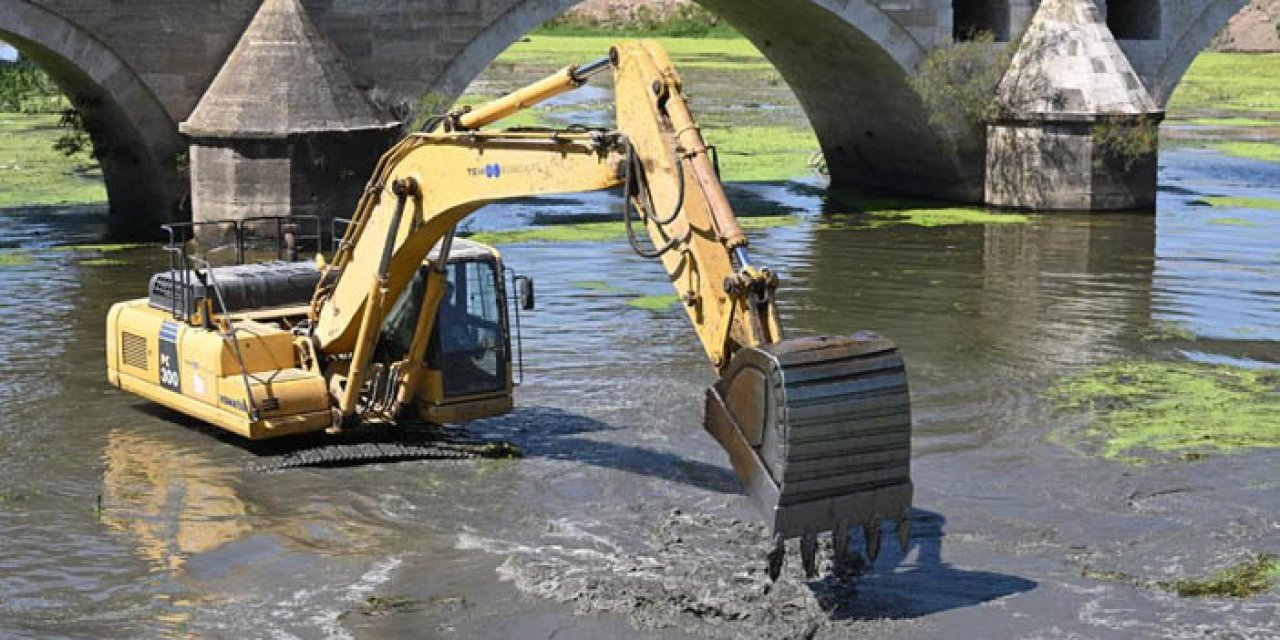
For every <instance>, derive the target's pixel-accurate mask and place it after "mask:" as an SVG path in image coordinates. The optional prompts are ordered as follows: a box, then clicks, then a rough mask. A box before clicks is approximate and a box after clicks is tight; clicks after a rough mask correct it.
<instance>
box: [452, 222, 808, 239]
mask: <svg viewBox="0 0 1280 640" xmlns="http://www.w3.org/2000/svg"><path fill="white" fill-rule="evenodd" d="M799 220H800V219H799V217H797V216H755V217H750V218H738V223H739V224H741V225H742V228H743V229H746V230H748V231H751V230H760V229H772V228H776V227H786V226H790V225H793V224H796V223H797V222H799ZM626 233H627V228H626V226H625V225H624V224H623V223H622V221H621V220H619V221H616V222H577V223H573V224H555V225H544V226H533V227H526V228H523V229H510V230H504V231H481V232H479V233H475V234H472V235H470V236H468V238H469V239H470V240H473V241H475V242H480V243H483V244H489V245H497V244H522V243H530V242H608V241H611V240H617V239H619V238H623V237H625V236H626Z"/></svg>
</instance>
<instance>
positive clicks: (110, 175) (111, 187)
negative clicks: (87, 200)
mask: <svg viewBox="0 0 1280 640" xmlns="http://www.w3.org/2000/svg"><path fill="white" fill-rule="evenodd" d="M0 39H3V40H5V41H6V42H8V43H9V44H10V45H12V46H13V47H14V48H15V49H17V50H18V52H19V53H21V54H22V56H23V57H24V58H25V59H27V60H30V61H31V62H33V63H34V64H36V65H37V66H39V67H40V68H41V69H42V70H44V71H45V73H48V74H49V76H50V77H51V78H52V79H53V81H54V82H55V83H57V85H58V86H59V87H60V88H61V89H62V91H63V92H64V93H65V94H66V95H67V96H68V98H69V99H70V100H71V102H72V104H73V105H74V106H75V107H76V108H77V109H79V110H80V112H81V114H82V115H83V117H84V121H85V126H86V129H87V130H88V132H89V135H90V138H91V139H92V142H93V146H94V151H95V154H96V155H97V156H98V160H99V162H100V163H101V165H102V174H103V178H104V181H105V183H106V188H107V197H108V199H109V202H110V207H111V224H110V226H111V229H112V232H113V233H115V234H119V235H140V234H141V235H148V234H150V235H153V234H155V233H156V232H157V231H158V230H157V229H156V228H155V224H156V223H157V222H159V221H168V220H170V219H172V217H173V216H174V215H175V200H176V199H177V195H176V194H180V193H183V192H184V189H183V188H182V186H181V178H180V176H179V172H178V169H177V158H178V157H179V154H181V153H183V152H184V151H185V150H186V143H185V142H184V141H183V139H182V137H181V135H179V133H178V126H177V123H176V122H174V121H173V119H172V118H171V117H170V116H169V114H168V113H167V112H166V111H165V109H164V107H163V106H162V105H161V103H160V101H159V100H158V99H156V97H155V95H154V94H153V93H152V92H151V90H150V89H149V88H148V87H147V85H146V84H145V83H144V82H143V81H142V79H141V78H139V77H138V76H137V74H135V73H134V72H133V70H132V69H130V68H129V66H128V65H127V64H125V62H124V61H123V60H121V59H120V58H119V57H118V56H117V55H116V54H115V53H114V52H113V51H112V50H111V49H110V48H109V47H108V46H107V45H105V44H104V43H103V42H101V41H100V40H98V39H97V38H95V37H94V36H93V35H91V34H90V33H88V32H87V31H86V30H84V29H82V28H80V27H79V26H78V25H76V24H75V23H74V22H72V21H70V20H68V19H66V18H63V17H62V16H60V15H57V14H55V13H53V12H51V11H49V10H48V9H44V8H42V7H39V6H36V5H34V4H31V3H29V2H26V1H24V0H0Z"/></svg>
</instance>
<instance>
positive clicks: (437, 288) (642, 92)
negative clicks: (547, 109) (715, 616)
mask: <svg viewBox="0 0 1280 640" xmlns="http://www.w3.org/2000/svg"><path fill="white" fill-rule="evenodd" d="M610 69H611V70H612V71H613V76H614V83H615V96H616V106H617V123H618V130H617V131H608V130H594V129H583V128H569V129H565V130H530V129H513V130H490V129H486V128H485V127H486V126H488V125H490V124H492V123H495V122H498V121H499V120H501V119H503V118H505V117H507V116H510V115H512V114H514V113H516V112H518V111H520V110H522V109H527V108H529V107H532V106H534V105H536V104H538V103H540V102H542V101H545V100H547V99H550V98H552V97H554V96H556V95H559V94H562V93H564V92H567V91H570V90H573V89H575V88H577V87H580V86H582V85H583V84H584V83H586V82H587V81H588V80H589V79H590V78H591V77H593V76H595V75H597V74H600V73H603V72H606V71H608V70H610ZM616 187H622V189H623V191H624V194H625V205H624V211H625V213H624V215H623V218H624V220H625V221H626V229H627V236H628V238H629V240H630V243H631V245H632V246H633V248H634V249H635V250H636V251H637V252H638V253H640V254H641V255H643V256H646V257H649V258H654V259H658V260H660V261H661V262H662V264H663V266H664V267H665V268H666V270H667V273H668V274H669V275H670V280H671V284H672V285H673V286H674V287H675V290H676V292H677V293H678V295H679V298H680V300H681V302H682V304H683V306H684V309H685V311H686V312H687V313H688V317H689V320H690V321H691V322H692V323H693V326H694V329H695V330H696V331H697V334H698V337H699V339H700V340H701V343H702V347H703V349H704V350H705V351H706V355H707V358H708V359H709V360H710V362H711V365H712V366H713V367H714V369H715V371H716V373H717V374H718V376H719V379H718V381H717V382H716V383H715V384H714V385H713V386H712V387H711V388H710V389H708V390H707V392H706V412H705V417H704V424H705V426H706V429H707V431H708V432H710V434H711V435H712V436H713V437H714V438H715V439H716V441H717V442H718V443H719V444H720V445H721V447H723V448H724V449H725V451H727V452H728V454H729V460H730V462H731V464H732V466H733V468H734V470H735V472H736V473H737V475H738V477H739V478H740V480H741V481H742V483H743V484H744V485H745V487H746V488H747V489H748V491H749V493H750V494H751V496H752V497H753V498H754V500H755V502H756V503H757V505H758V506H759V507H760V509H761V510H762V511H763V513H764V514H765V517H766V520H767V524H768V526H769V529H770V533H771V535H772V536H773V540H774V543H775V550H774V552H773V553H771V554H770V556H771V557H770V571H771V572H772V573H773V574H774V575H775V577H776V575H777V571H778V570H779V569H780V566H781V562H782V559H783V543H784V542H785V541H786V540H787V539H791V538H796V537H799V538H800V539H801V540H800V549H801V555H802V558H803V560H804V566H805V569H806V571H807V572H809V573H810V574H813V573H814V572H815V571H816V560H815V553H816V551H815V550H816V548H817V542H818V534H819V533H822V532H826V531H832V532H833V535H834V536H835V540H837V541H844V540H846V539H847V535H848V533H849V531H850V527H853V526H861V527H863V528H864V529H863V531H864V537H865V542H866V550H867V553H868V555H869V556H871V558H872V559H873V560H874V557H875V555H876V553H877V552H878V549H879V544H880V531H881V523H882V521H883V520H886V519H889V520H895V521H897V533H898V538H899V542H900V544H902V545H903V546H904V547H905V545H906V540H907V535H908V529H907V523H908V519H907V518H908V511H909V509H910V506H911V498H912V484H911V479H910V436H911V433H910V432H911V413H910V400H909V396H908V390H907V380H906V373H905V370H904V366H903V362H902V358H901V356H900V355H899V352H898V350H897V349H896V347H895V346H894V344H893V343H892V342H891V341H889V340H887V339H885V338H883V337H881V336H879V335H876V334H872V333H865V332H862V333H853V334H850V335H847V336H839V337H817V338H799V339H784V337H783V328H782V326H781V324H780V320H779V314H778V308H777V302H776V292H777V290H778V287H779V279H778V277H777V275H776V274H775V273H774V272H773V271H771V270H769V269H768V268H767V267H764V266H760V265H757V264H756V263H755V262H753V261H752V259H751V256H750V253H749V246H748V240H747V237H746V235H745V234H744V233H743V231H742V229H741V227H740V226H739V224H738V221H737V219H736V218H735V216H734V213H733V211H732V209H731V207H730V205H729V201H728V199H727V198H726V197H725V193H724V189H723V187H722V185H721V183H720V179H719V175H718V170H717V167H716V163H715V162H714V159H713V157H712V150H711V149H710V148H709V147H708V145H707V144H706V142H705V141H704V140H703V137H702V135H701V132H700V130H699V127H698V125H697V123H696V122H695V120H694V118H693V116H692V115H691V113H690V110H689V106H688V104H687V103H686V100H685V97H684V94H683V91H682V85H681V80H680V77H679V76H678V75H677V74H676V71H675V69H674V68H673V66H672V64H671V61H670V60H669V59H668V57H667V55H666V53H665V52H664V51H663V50H662V49H661V47H660V46H659V45H658V44H657V43H655V42H651V41H635V42H624V43H620V44H619V45H618V46H616V47H614V48H613V49H612V50H611V51H610V52H609V55H608V56H607V57H605V58H601V59H600V60H597V61H595V62H592V63H590V64H586V65H582V66H574V67H568V68H565V69H563V70H561V71H560V72H558V73H556V74H554V75H552V76H550V77H548V78H546V79H544V80H542V81H539V82H537V83H535V84H533V85H530V86H528V87H525V88H523V89H520V90H518V91H516V92H514V93H511V94H509V95H507V96H505V97H503V98H500V99H498V100H496V101H494V102H491V103H489V104H485V105H483V106H480V107H477V108H469V109H460V110H456V111H454V112H451V113H448V114H445V115H442V116H439V117H437V118H434V119H433V120H432V121H431V122H430V123H429V125H428V126H426V127H424V129H423V131H422V132H420V133H416V134H412V135H409V136H408V137H406V138H405V139H403V140H402V141H401V142H399V143H398V144H396V145H395V146H393V147H392V148H391V149H390V150H389V151H388V152H387V153H386V154H385V155H384V156H383V158H382V159H381V161H380V162H379V164H378V166H377V168H376V169H375V172H374V174H373V177H372V179H371V180H370V181H369V183H368V187H367V189H366V191H365V194H364V196H363V198H362V199H361V201H360V203H359V206H358V207H357V209H356V211H355V214H354V215H353V216H352V218H351V219H350V221H349V224H348V226H347V228H346V231H345V233H344V234H343V235H342V239H341V241H340V243H337V245H336V249H335V250H334V251H333V253H332V257H331V258H330V259H328V260H325V259H324V258H323V257H322V256H317V259H316V261H315V264H312V263H309V262H271V263H263V264H238V265H231V266H219V267H212V266H210V265H209V263H207V262H204V261H202V260H200V259H198V258H196V257H195V256H194V255H191V256H189V255H188V251H187V247H188V244H189V243H171V246H170V247H168V249H169V250H170V251H171V252H172V253H173V254H174V266H173V268H171V269H170V270H168V271H164V272H161V273H159V274H156V275H155V276H154V277H153V278H152V280H151V283H150V284H151V288H150V296H149V297H148V298H143V299H139V300H133V301H128V302H121V303H119V304H116V305H115V306H113V307H112V308H111V310H110V312H109V315H108V318H107V347H106V355H107V372H108V377H109V379H110V381H111V383H112V384H114V385H116V386H118V387H120V388H121V389H124V390H126V391H129V392H132V393H134V394H137V395H139V396H142V397H144V398H146V399H148V400H151V401H154V402H157V403H159V404H161V405H164V406H167V407H170V408H172V409H174V410H177V411H179V412H181V413H184V414H187V415H189V416H193V417H195V418H198V419H199V420H202V421H205V422H208V423H211V424H213V425H217V426H218V427H221V428H223V429H226V430H228V431H231V432H234V433H236V434H239V435H240V436H243V437H244V438H248V439H250V440H262V439H268V438H281V437H285V436H296V435H297V434H304V433H312V432H328V433H330V434H341V433H350V432H352V431H355V430H369V429H375V430H377V429H383V430H387V429H389V430H395V429H397V428H402V427H404V426H405V425H411V424H424V423H429V424H436V425H443V424H448V423H464V422H467V421H471V420H476V419H480V418H484V417H489V416H497V415H501V414H505V413H508V412H510V411H512V407H513V401H512V397H513V387H514V384H513V374H512V357H511V356H512V354H511V351H512V349H511V337H510V330H509V323H510V320H509V312H508V309H507V306H508V305H507V286H506V278H505V277H504V275H503V265H502V261H501V258H500V256H499V254H498V252H497V251H496V250H494V249H493V248H491V247H487V246H484V245H480V244H478V243H473V242H469V241H467V240H465V239H463V238H455V234H456V232H457V229H458V225H459V223H461V222H463V221H464V220H465V219H466V218H467V217H468V216H470V215H471V214H472V213H474V212H475V211H477V210H478V209H480V208H481V207H482V206H484V205H485V204H488V203H491V202H495V201H501V200H506V199H511V198H521V197H528V196H537V195H544V194H554V193H567V192H581V191H590V190H599V189H609V188H616ZM232 224H233V225H234V224H236V223H232ZM285 226H286V227H288V225H287V224H286V225H285ZM641 226H643V228H644V229H645V232H646V235H647V240H643V241H642V240H641V238H640V234H639V232H638V228H639V227H641ZM289 228H292V227H289ZM284 235H285V236H286V237H288V238H289V240H290V242H289V243H288V244H289V246H290V248H291V249H293V250H294V251H293V252H294V253H296V247H295V246H294V242H293V241H294V238H293V235H292V232H289V231H286V233H284ZM517 289H520V290H521V291H522V293H523V296H522V297H523V298H524V302H525V303H526V304H527V303H530V302H532V294H533V291H532V287H531V286H530V283H529V281H527V280H523V281H521V282H520V284H519V286H517ZM517 312H518V308H517ZM335 437H336V436H335ZM833 548H834V549H835V552H836V560H837V561H844V560H846V559H847V556H846V554H847V553H848V545H847V544H835V545H833Z"/></svg>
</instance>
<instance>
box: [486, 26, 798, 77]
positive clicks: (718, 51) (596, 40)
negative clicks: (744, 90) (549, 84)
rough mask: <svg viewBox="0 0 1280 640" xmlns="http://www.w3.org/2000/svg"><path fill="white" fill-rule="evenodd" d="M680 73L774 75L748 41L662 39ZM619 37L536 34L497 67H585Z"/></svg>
mask: <svg viewBox="0 0 1280 640" xmlns="http://www.w3.org/2000/svg"><path fill="white" fill-rule="evenodd" d="M659 40H660V41H661V42H662V46H663V47H664V48H666V50H667V54H668V55H670V56H671V59H672V61H673V62H674V63H675V64H676V67H678V68H680V69H715V70H720V71H727V70H734V71H758V72H762V73H764V74H771V73H773V65H771V64H769V61H768V60H765V58H764V56H763V55H761V54H760V51H759V50H758V49H756V48H755V46H754V45H752V44H751V42H750V41H748V40H747V39H746V38H706V39H697V38H669V39H663V38H659ZM617 42H618V36H616V35H590V36H588V35H582V36H565V35H542V34H534V35H532V36H530V37H528V38H525V39H524V40H523V41H521V42H517V43H515V44H513V45H511V47H510V48H508V49H507V50H506V51H504V52H503V53H502V55H500V56H498V59H497V60H496V61H495V63H496V64H530V65H545V66H548V67H561V66H564V65H570V64H582V63H584V62H589V61H591V60H595V59H596V58H599V57H600V56H603V55H605V54H607V53H609V48H610V47H612V46H613V45H615V44H617Z"/></svg>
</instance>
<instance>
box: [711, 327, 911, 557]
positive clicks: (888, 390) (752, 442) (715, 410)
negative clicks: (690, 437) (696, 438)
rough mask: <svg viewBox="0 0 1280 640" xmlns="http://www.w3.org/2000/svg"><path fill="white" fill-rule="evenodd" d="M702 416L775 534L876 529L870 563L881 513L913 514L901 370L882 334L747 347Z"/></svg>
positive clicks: (907, 418) (908, 421)
mask: <svg viewBox="0 0 1280 640" xmlns="http://www.w3.org/2000/svg"><path fill="white" fill-rule="evenodd" d="M706 411H707V412H706V423H705V426H706V428H707V431H708V432H710V433H711V434H712V435H713V436H714V437H715V438H716V440H717V441H718V442H719V443H720V445H721V446H722V447H723V448H724V449H725V451H727V452H728V454H729V460H730V462H731V463H732V464H733V469H734V471H735V472H736V473H737V475H738V478H739V480H741V481H742V483H743V485H745V486H746V488H747V490H748V492H749V493H750V495H751V497H752V498H753V499H754V500H755V502H756V504H757V506H758V507H759V508H760V510H761V511H762V512H763V513H764V514H765V519H766V523H767V524H768V526H769V532H770V534H771V535H777V536H780V537H781V538H782V539H790V538H796V537H805V536H806V534H809V533H813V534H820V533H824V532H827V531H831V532H833V535H835V536H836V537H837V538H842V534H841V531H842V530H843V531H845V532H847V528H848V526H849V523H860V524H863V525H874V526H868V527H867V529H866V530H867V531H868V532H869V533H868V535H867V543H868V544H867V546H868V548H867V554H868V555H869V556H870V557H871V558H874V557H875V556H876V554H877V553H878V551H879V531H880V515H879V514H886V513H891V514H905V513H907V512H908V511H909V510H910V508H911V498H912V492H913V491H912V486H911V468H910V465H911V403H910V394H909V393H908V389H907V379H906V370H905V368H904V365H903V362H902V356H901V355H900V354H899V352H898V349H897V348H896V347H895V346H894V344H893V343H892V342H890V341H889V340H887V339H885V338H883V337H881V336H879V335H876V334H873V333H857V334H853V335H850V336H840V337H825V338H803V339H796V340H784V341H782V342H779V343H776V344H770V345H765V346H762V347H759V348H755V347H743V348H741V349H739V350H738V351H737V352H736V353H735V354H734V356H733V359H732V360H731V361H730V363H729V365H728V366H727V367H725V368H724V370H723V375H722V376H721V378H720V380H718V381H717V382H716V384H715V385H714V386H712V387H711V388H710V389H709V390H708V391H707V405H706ZM873 529H874V532H872V530H873ZM842 539H843V538H842ZM804 546H806V545H804V544H802V547H804ZM810 546H816V545H810ZM835 548H836V551H835V553H836V554H837V556H840V555H842V554H847V553H848V550H847V549H846V548H844V547H843V545H840V544H838V543H837V544H835Z"/></svg>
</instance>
